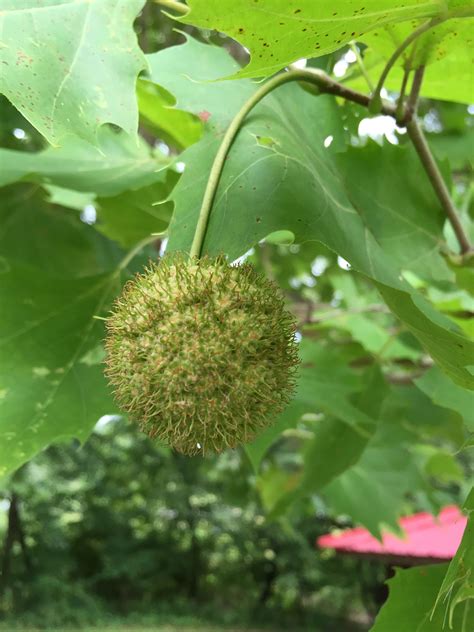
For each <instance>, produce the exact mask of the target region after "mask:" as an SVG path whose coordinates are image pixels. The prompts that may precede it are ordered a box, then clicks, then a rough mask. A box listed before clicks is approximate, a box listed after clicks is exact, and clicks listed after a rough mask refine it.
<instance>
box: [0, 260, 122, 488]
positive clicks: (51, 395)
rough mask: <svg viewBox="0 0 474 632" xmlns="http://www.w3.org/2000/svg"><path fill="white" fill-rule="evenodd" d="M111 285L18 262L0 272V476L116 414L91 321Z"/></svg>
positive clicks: (98, 333)
mask: <svg viewBox="0 0 474 632" xmlns="http://www.w3.org/2000/svg"><path fill="white" fill-rule="evenodd" d="M116 285H117V276H116V274H111V275H102V276H98V277H97V276H96V277H86V278H82V279H72V278H71V279H58V278H57V277H55V276H51V275H49V274H46V273H44V272H41V270H39V269H38V268H36V267H29V266H23V265H16V264H12V265H11V266H10V267H9V269H8V270H7V271H5V270H4V271H3V273H2V274H0V300H1V304H2V309H1V313H0V332H1V334H0V348H1V362H0V477H3V476H5V475H6V474H7V473H9V472H12V471H13V470H15V469H16V468H17V467H19V466H20V465H21V464H22V463H24V462H25V461H27V460H28V459H30V458H31V457H32V456H33V455H34V454H36V453H37V452H38V451H40V450H41V449H43V448H44V447H45V446H47V445H48V444H49V443H51V442H53V441H62V440H65V439H69V438H72V437H76V438H78V439H80V440H84V439H85V438H86V437H87V436H88V434H89V432H90V431H91V430H92V428H93V426H94V424H95V423H96V422H97V420H98V419H99V417H101V416H102V415H105V414H109V413H113V412H115V407H114V404H113V403H112V401H111V398H110V395H109V391H108V389H107V386H106V382H105V378H104V376H103V369H102V362H101V360H100V357H101V356H100V344H101V339H102V337H103V327H102V323H101V322H100V321H97V320H94V319H93V316H94V315H99V314H101V313H102V312H103V310H104V308H105V306H106V305H107V302H108V301H109V300H110V298H111V295H112V292H113V291H114V290H116V289H117V288H116Z"/></svg>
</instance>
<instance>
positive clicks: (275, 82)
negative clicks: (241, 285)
mask: <svg viewBox="0 0 474 632" xmlns="http://www.w3.org/2000/svg"><path fill="white" fill-rule="evenodd" d="M291 81H306V82H308V83H311V84H313V85H316V86H317V87H318V88H319V89H320V91H321V92H324V93H328V94H334V95H336V96H339V97H342V98H344V99H347V100H349V101H354V102H355V103H358V104H359V105H364V106H366V107H368V105H369V103H370V97H368V96H366V95H365V94H361V93H360V92H356V91H355V90H351V89H350V88H347V87H346V86H343V85H341V84H340V83H338V82H337V81H334V80H333V79H331V77H329V75H327V74H326V73H325V72H323V71H321V70H318V69H314V68H313V69H311V68H306V69H298V70H290V71H286V72H282V73H280V74H278V75H276V76H274V77H272V78H271V79H269V80H268V81H267V82H266V83H264V84H263V85H262V86H261V87H260V88H259V89H258V90H257V91H256V92H255V93H254V94H253V95H252V96H251V97H250V98H249V99H248V100H247V101H246V102H245V103H244V105H243V106H242V107H241V108H240V110H239V111H238V112H237V114H236V115H235V117H234V118H233V119H232V121H231V123H230V125H229V127H228V128H227V130H226V132H225V134H224V136H223V138H222V141H221V144H220V146H219V149H218V151H217V154H216V156H215V158H214V162H213V164H212V167H211V171H210V173H209V179H208V181H207V185H206V189H205V192H204V197H203V200H202V205H201V210H200V212H199V217H198V221H197V225H196V231H195V233H194V239H193V243H192V245H191V250H190V253H189V256H190V257H200V255H201V251H202V247H203V243H204V239H205V236H206V230H207V226H208V223H209V216H210V212H211V208H212V203H213V201H214V197H215V195H216V192H217V187H218V186H219V180H220V177H221V174H222V171H223V168H224V163H225V160H226V158H227V155H228V153H229V149H230V148H231V146H232V143H233V142H234V140H235V138H236V136H237V134H238V132H239V130H240V128H241V126H242V123H243V121H244V119H245V118H246V116H247V115H248V114H249V113H250V111H251V110H252V109H253V108H254V107H255V106H256V105H257V104H258V103H260V101H261V100H262V99H263V98H264V97H265V96H266V95H267V94H269V93H270V92H272V91H273V90H275V88H278V87H279V86H281V85H283V84H285V83H290V82H291ZM382 111H383V112H384V113H386V114H390V115H391V116H394V113H395V108H394V106H393V105H392V104H389V103H382Z"/></svg>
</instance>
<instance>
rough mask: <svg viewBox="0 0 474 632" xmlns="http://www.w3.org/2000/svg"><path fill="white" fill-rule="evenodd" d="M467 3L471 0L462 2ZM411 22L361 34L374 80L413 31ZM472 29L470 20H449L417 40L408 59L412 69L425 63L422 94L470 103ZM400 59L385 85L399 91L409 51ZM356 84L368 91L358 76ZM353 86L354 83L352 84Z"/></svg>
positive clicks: (472, 88) (473, 95)
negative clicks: (412, 54)
mask: <svg viewBox="0 0 474 632" xmlns="http://www.w3.org/2000/svg"><path fill="white" fill-rule="evenodd" d="M465 4H466V6H469V5H471V9H472V8H473V7H472V3H465ZM421 23H422V22H419V23H418V24H416V23H414V24H413V25H412V24H410V25H407V24H394V25H390V26H389V27H387V28H385V29H380V30H379V29H377V30H375V31H372V32H371V33H369V34H368V35H365V36H364V37H362V38H361V39H362V41H363V42H364V43H365V44H367V45H368V46H369V50H367V51H366V52H365V54H364V63H365V64H366V66H367V71H368V73H369V75H370V76H371V77H372V78H374V79H377V78H378V76H379V75H380V74H381V72H382V70H383V67H384V65H385V63H386V62H387V60H388V58H389V57H390V55H391V54H392V53H393V51H394V50H395V48H396V47H397V46H398V45H399V44H400V43H401V42H403V41H404V40H405V39H406V37H407V36H408V35H409V34H410V32H412V30H413V28H414V27H416V26H419V25H420V24H421ZM472 29H473V23H472V20H470V19H466V18H464V19H457V20H449V21H447V22H445V23H443V24H441V25H439V26H437V27H436V28H434V29H432V30H430V31H429V32H428V33H425V34H424V35H423V36H422V37H421V38H420V39H419V41H418V44H417V47H416V51H415V55H414V57H413V59H412V60H411V68H412V69H415V68H418V67H419V66H421V65H424V66H426V71H425V75H424V78H423V83H422V87H421V94H422V95H423V96H425V97H429V98H431V99H441V100H448V101H459V102H461V103H472V102H473V100H474V85H473V82H472V81H469V80H467V81H466V78H467V77H469V76H470V73H471V69H472V63H473V60H472ZM408 50H409V52H408V53H407V54H405V55H402V56H401V57H400V59H399V65H398V66H395V68H393V69H392V70H391V72H390V74H389V76H388V79H387V82H386V84H385V86H386V87H387V88H389V89H392V90H395V91H397V92H398V91H399V90H400V86H401V83H402V78H403V68H402V66H406V65H407V58H409V55H410V50H411V49H408ZM357 86H358V87H361V88H362V89H365V91H366V90H367V88H366V86H364V85H363V82H362V80H361V79H359V81H358V82H357ZM354 87H355V84H354Z"/></svg>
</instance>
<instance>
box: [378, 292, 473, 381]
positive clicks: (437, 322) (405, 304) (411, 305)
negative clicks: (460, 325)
mask: <svg viewBox="0 0 474 632" xmlns="http://www.w3.org/2000/svg"><path fill="white" fill-rule="evenodd" d="M377 287H378V288H379V291H380V294H381V295H382V297H383V299H384V301H385V302H386V303H387V305H388V306H389V307H390V309H391V310H392V311H393V313H394V314H396V315H397V316H398V317H399V318H400V319H401V320H402V321H403V322H404V323H405V325H406V326H407V327H408V329H409V330H410V331H411V332H412V333H413V334H414V335H415V336H416V337H417V338H418V340H419V341H420V342H421V343H422V344H423V345H424V346H425V347H426V349H427V350H428V351H429V353H430V354H431V356H432V357H433V360H434V361H435V362H437V364H438V365H439V366H440V368H442V369H443V371H444V372H445V373H446V374H447V375H449V377H450V378H451V379H452V380H453V381H454V382H456V383H457V384H458V385H459V386H462V387H463V388H469V389H473V388H474V380H473V375H472V373H471V371H470V370H469V367H470V366H471V365H472V358H473V355H474V343H473V342H472V341H471V340H469V339H467V338H466V337H465V336H463V335H462V334H460V333H458V332H457V331H456V328H455V326H454V325H453V324H451V321H449V319H447V318H444V317H442V315H441V314H439V312H436V311H435V310H434V309H433V308H432V307H431V306H430V305H429V303H427V302H426V301H425V300H424V299H423V297H422V296H420V295H419V294H415V293H413V294H411V295H410V294H408V293H407V292H401V291H400V290H396V289H394V288H393V287H388V286H387V285H382V284H381V283H377Z"/></svg>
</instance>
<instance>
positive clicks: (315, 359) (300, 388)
mask: <svg viewBox="0 0 474 632" xmlns="http://www.w3.org/2000/svg"><path fill="white" fill-rule="evenodd" d="M301 358H302V365H301V369H300V371H299V375H298V384H297V390H296V394H295V396H294V398H293V401H292V402H291V404H290V405H289V406H288V408H287V409H286V410H285V411H284V412H283V413H282V415H281V416H280V417H279V418H278V419H277V420H276V423H275V424H274V425H273V426H272V427H270V428H268V429H267V430H265V431H264V432H263V433H262V434H261V435H260V436H259V437H258V438H257V439H256V440H255V441H254V442H252V443H251V444H250V445H248V446H246V452H247V455H248V456H249V458H250V461H251V462H252V465H253V467H254V469H255V470H258V466H259V464H260V461H261V459H262V458H263V456H264V454H265V453H266V451H267V450H268V448H269V447H270V445H271V444H272V443H273V442H274V441H275V439H276V438H277V437H278V436H279V435H280V434H281V433H282V432H283V431H284V430H286V429H287V428H291V427H294V426H295V425H296V423H297V422H298V421H299V420H300V418H301V416H302V415H303V414H305V413H320V412H325V413H326V414H328V415H330V416H331V417H332V418H333V417H336V419H339V420H340V422H341V424H346V425H347V426H348V427H349V428H350V431H347V434H348V435H350V436H353V435H358V436H359V437H361V438H362V441H363V442H364V441H365V442H366V441H367V439H368V437H370V435H371V433H372V429H373V427H374V426H375V421H374V420H373V419H372V418H371V417H370V416H369V415H368V414H366V413H365V412H364V411H363V410H361V409H360V408H359V407H358V406H356V405H354V404H353V403H352V396H353V395H354V393H359V392H360V391H361V390H362V389H363V386H364V383H363V380H362V377H361V376H360V375H357V374H356V373H355V372H354V371H352V370H351V369H350V368H349V367H348V366H347V363H348V359H349V358H348V357H347V356H346V355H345V354H344V353H343V352H341V351H340V350H334V349H327V348H325V347H322V346H319V345H315V344H312V343H311V342H307V341H305V340H303V341H302V343H301ZM323 426H324V427H322V429H321V432H322V433H323V434H325V436H326V434H327V433H326V432H325V425H324V424H323ZM331 428H332V426H330V428H329V434H331V432H332V430H331ZM318 432H319V430H316V433H318ZM328 440H331V441H332V439H331V438H329V436H328ZM329 467H331V466H329Z"/></svg>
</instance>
